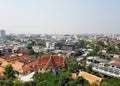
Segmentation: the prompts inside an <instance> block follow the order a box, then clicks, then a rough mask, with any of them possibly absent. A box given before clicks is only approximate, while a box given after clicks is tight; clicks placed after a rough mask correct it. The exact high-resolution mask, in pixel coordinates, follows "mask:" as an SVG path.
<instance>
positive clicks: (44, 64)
mask: <svg viewBox="0 0 120 86" xmlns="http://www.w3.org/2000/svg"><path fill="white" fill-rule="evenodd" d="M50 62H51V63H52V64H53V66H54V67H55V68H57V67H60V68H63V67H65V60H64V58H63V57H60V56H45V57H41V58H39V59H38V61H37V65H36V66H35V71H36V72H37V71H38V70H39V69H40V68H44V69H45V70H46V69H47V68H48V67H49V63H50Z"/></svg>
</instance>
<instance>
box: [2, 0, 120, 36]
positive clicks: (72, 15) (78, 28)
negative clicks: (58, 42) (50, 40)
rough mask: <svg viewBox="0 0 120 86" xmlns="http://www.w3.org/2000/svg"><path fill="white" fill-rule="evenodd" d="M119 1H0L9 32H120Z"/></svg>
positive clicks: (3, 25) (4, 24)
mask: <svg viewBox="0 0 120 86" xmlns="http://www.w3.org/2000/svg"><path fill="white" fill-rule="evenodd" d="M119 3H120V1H119V0H114V1H113V0H100V1H98V0H91V1H90V0H64V1H62V0H58V1H56V0H51V1H50V0H31V1H28V0H20V1H16V0H5V1H0V12H1V13H0V29H4V30H6V32H7V33H17V34H20V33H34V34H39V33H46V34H69V33H70V34H73V33H120V24H119V22H120V5H119Z"/></svg>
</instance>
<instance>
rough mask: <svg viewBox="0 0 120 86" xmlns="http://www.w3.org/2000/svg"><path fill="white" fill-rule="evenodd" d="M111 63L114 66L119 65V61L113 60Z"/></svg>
mask: <svg viewBox="0 0 120 86" xmlns="http://www.w3.org/2000/svg"><path fill="white" fill-rule="evenodd" d="M111 64H112V65H115V66H120V61H115V62H112V63H111Z"/></svg>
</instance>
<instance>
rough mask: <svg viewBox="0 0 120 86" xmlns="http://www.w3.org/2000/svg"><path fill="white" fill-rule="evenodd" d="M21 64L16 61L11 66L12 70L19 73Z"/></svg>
mask: <svg viewBox="0 0 120 86" xmlns="http://www.w3.org/2000/svg"><path fill="white" fill-rule="evenodd" d="M23 65H24V64H23V63H21V62H18V61H16V62H15V63H13V64H12V67H13V70H15V71H18V72H19V71H20V70H21V69H22V67H23Z"/></svg>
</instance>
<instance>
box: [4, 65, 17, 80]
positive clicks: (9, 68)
mask: <svg viewBox="0 0 120 86" xmlns="http://www.w3.org/2000/svg"><path fill="white" fill-rule="evenodd" d="M4 75H5V78H6V79H14V78H15V71H14V70H13V67H12V65H11V64H9V65H7V66H6V67H5V72H4Z"/></svg>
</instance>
